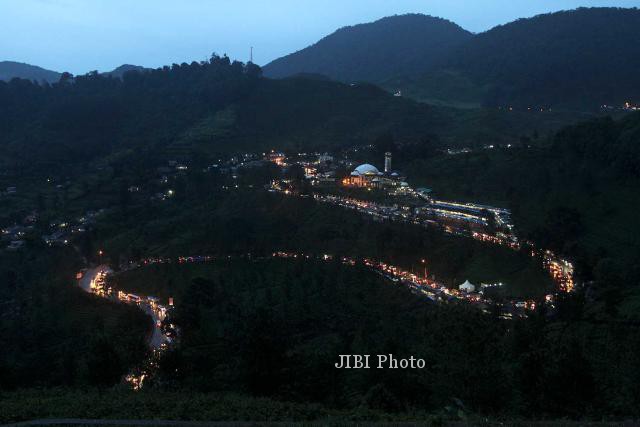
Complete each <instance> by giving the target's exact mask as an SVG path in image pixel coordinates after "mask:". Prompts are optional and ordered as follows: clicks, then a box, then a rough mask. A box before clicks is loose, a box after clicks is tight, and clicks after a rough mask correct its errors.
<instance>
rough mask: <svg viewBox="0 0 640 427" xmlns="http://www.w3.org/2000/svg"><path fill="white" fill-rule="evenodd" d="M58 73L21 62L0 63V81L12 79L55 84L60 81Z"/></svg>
mask: <svg viewBox="0 0 640 427" xmlns="http://www.w3.org/2000/svg"><path fill="white" fill-rule="evenodd" d="M60 75H61V74H60V73H58V72H56V71H51V70H46V69H44V68H41V67H37V66H35V65H29V64H23V63H21V62H13V61H0V80H5V81H9V80H11V79H13V78H19V79H26V80H35V81H37V82H48V83H55V82H57V81H58V80H60Z"/></svg>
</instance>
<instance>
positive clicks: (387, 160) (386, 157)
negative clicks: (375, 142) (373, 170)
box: [384, 152, 391, 173]
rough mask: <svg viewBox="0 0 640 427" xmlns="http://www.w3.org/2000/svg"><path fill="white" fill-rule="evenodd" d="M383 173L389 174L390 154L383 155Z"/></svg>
mask: <svg viewBox="0 0 640 427" xmlns="http://www.w3.org/2000/svg"><path fill="white" fill-rule="evenodd" d="M384 173H391V153H389V152H386V153H384Z"/></svg>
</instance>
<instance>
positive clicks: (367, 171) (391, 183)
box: [343, 153, 405, 188]
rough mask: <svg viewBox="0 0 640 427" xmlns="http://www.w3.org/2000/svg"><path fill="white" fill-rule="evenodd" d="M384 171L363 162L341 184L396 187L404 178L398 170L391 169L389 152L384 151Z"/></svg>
mask: <svg viewBox="0 0 640 427" xmlns="http://www.w3.org/2000/svg"><path fill="white" fill-rule="evenodd" d="M384 166H385V171H384V172H380V171H379V170H378V168H377V167H375V166H373V165H371V164H369V163H363V164H361V165H360V166H358V167H357V168H355V169H354V170H353V172H351V175H350V176H348V177H347V178H345V179H344V180H343V184H344V185H346V186H352V187H366V188H386V187H396V186H399V185H400V183H401V182H402V181H403V180H404V179H405V177H404V176H402V175H401V174H399V173H398V172H394V171H392V170H391V153H385V164H384Z"/></svg>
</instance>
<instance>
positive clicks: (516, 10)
mask: <svg viewBox="0 0 640 427" xmlns="http://www.w3.org/2000/svg"><path fill="white" fill-rule="evenodd" d="M579 6H618V7H640V0H601V1H592V0H589V1H587V0H583V1H572V0H439V1H436V0H393V1H390V0H321V1H318V0H316V1H308V0H271V1H265V0H215V1H213V0H212V1H204V0H183V1H165V0H91V1H86V0H0V28H1V29H2V36H1V37H0V60H11V61H19V62H27V63H30V64H34V65H39V66H41V67H44V68H48V69H52V70H56V71H70V72H72V73H74V74H82V73H85V72H87V71H90V70H95V69H97V70H99V71H107V70H110V69H113V68H115V67H116V66H118V65H121V64H123V63H129V64H137V65H143V66H147V67H158V66H162V65H165V64H171V63H174V62H177V63H179V62H190V61H193V60H197V61H199V60H203V59H205V58H207V57H209V56H210V54H211V53H212V52H217V53H219V54H223V53H226V54H228V55H229V56H230V57H231V58H233V59H239V60H241V61H246V60H248V58H249V47H250V46H254V62H256V63H257V64H260V65H264V64H265V63H267V62H269V61H271V60H273V59H275V58H278V57H280V56H282V55H285V54H287V53H291V52H293V51H296V50H299V49H302V48H304V47H305V46H307V45H309V44H311V43H313V42H315V41H317V40H318V39H319V38H321V37H323V36H325V35H327V34H329V33H331V32H333V31H335V30H336V29H337V28H339V27H343V26H345V25H352V24H358V23H362V22H370V21H373V20H376V19H378V18H381V17H384V16H388V15H394V14H403V13H410V12H416V13H424V14H429V15H434V16H440V17H443V18H447V19H449V20H451V21H454V22H456V23H457V24H459V25H461V26H462V27H464V28H466V29H467V30H470V31H474V32H481V31H484V30H487V29H489V28H491V27H493V26H495V25H498V24H503V23H506V22H509V21H512V20H514V19H517V18H519V17H529V16H533V15H537V14H539V13H545V12H550V11H557V10H563V9H573V8H576V7H579Z"/></svg>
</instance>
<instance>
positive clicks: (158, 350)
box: [77, 265, 178, 390]
mask: <svg viewBox="0 0 640 427" xmlns="http://www.w3.org/2000/svg"><path fill="white" fill-rule="evenodd" d="M112 273H113V270H111V269H110V268H109V267H108V266H106V265H100V266H98V267H95V268H92V269H88V270H86V271H84V272H80V273H78V275H77V278H78V286H80V288H81V289H83V290H84V291H86V292H88V293H91V294H93V295H97V296H99V297H101V298H105V299H108V300H110V301H118V302H121V303H125V304H130V305H135V306H137V307H138V308H140V309H141V310H142V311H144V312H145V313H146V314H147V315H149V316H150V317H151V319H152V320H153V329H152V333H151V336H150V337H149V339H148V341H147V342H148V345H149V350H150V354H149V357H148V358H147V359H146V360H145V361H144V362H143V364H142V365H141V366H139V367H136V368H134V369H133V370H132V371H131V372H130V373H129V374H127V375H126V376H125V381H126V382H127V383H128V384H129V385H130V386H131V387H132V388H133V389H134V390H139V389H140V388H142V386H143V384H144V382H145V380H146V379H148V378H149V377H150V376H151V375H153V371H154V370H155V369H157V367H158V360H159V358H160V356H161V355H162V353H163V352H165V351H166V350H168V349H169V348H170V346H171V345H173V344H174V341H175V340H176V339H177V337H178V329H177V328H176V327H175V326H174V325H172V324H167V323H166V322H165V319H166V318H167V314H168V313H169V311H170V310H171V308H172V306H171V305H164V304H160V300H159V299H158V298H156V297H152V296H139V295H136V294H132V293H126V292H123V291H119V290H115V289H114V288H113V287H112V286H110V285H109V284H108V282H107V277H108V276H109V275H110V274H112Z"/></svg>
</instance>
